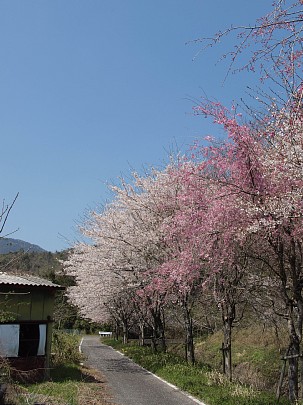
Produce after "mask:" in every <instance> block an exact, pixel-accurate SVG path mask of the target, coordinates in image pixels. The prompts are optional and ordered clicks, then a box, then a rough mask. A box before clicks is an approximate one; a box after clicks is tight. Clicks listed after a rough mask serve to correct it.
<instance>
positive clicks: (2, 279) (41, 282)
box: [0, 272, 65, 290]
mask: <svg viewBox="0 0 303 405" xmlns="http://www.w3.org/2000/svg"><path fill="white" fill-rule="evenodd" d="M1 286H16V287H24V286H26V287H40V288H51V289H56V290H64V289H65V288H64V287H62V286H60V285H59V284H54V283H52V282H51V281H49V280H45V279H43V278H40V277H36V276H31V275H26V276H24V275H16V274H10V273H4V272H0V288H1Z"/></svg>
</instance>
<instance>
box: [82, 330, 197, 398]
mask: <svg viewBox="0 0 303 405" xmlns="http://www.w3.org/2000/svg"><path fill="white" fill-rule="evenodd" d="M81 349H82V352H83V353H84V355H85V357H86V361H85V365H86V366H88V367H92V368H94V369H96V370H99V371H101V373H102V374H103V375H104V377H105V378H106V380H107V385H108V388H109V390H110V394H111V396H112V402H113V403H114V404H115V405H197V403H198V404H202V405H203V403H202V402H199V401H197V400H195V399H193V398H190V397H189V396H187V395H186V394H185V393H183V392H182V391H180V390H179V389H177V388H176V387H173V386H170V385H169V384H167V383H165V382H163V381H161V380H160V379H158V378H157V377H155V376H154V375H153V374H151V373H149V372H148V371H146V370H144V369H143V368H141V367H140V366H138V365H137V364H135V363H133V362H132V361H131V360H129V359H128V358H127V357H125V356H123V355H122V354H121V353H119V352H117V351H115V350H114V349H112V348H111V347H108V346H105V345H103V344H102V343H101V342H100V339H99V337H98V336H86V337H85V338H84V339H83V342H82V345H81Z"/></svg>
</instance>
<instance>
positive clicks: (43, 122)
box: [0, 0, 271, 251]
mask: <svg viewBox="0 0 303 405" xmlns="http://www.w3.org/2000/svg"><path fill="white" fill-rule="evenodd" d="M270 6H271V1H270V0H268V1H267V0H266V1H265V0H256V1H248V0H241V1H240V0H231V1H223V0H212V1H206V0H186V1H185V0H153V1H146V0H127V1H125V0H110V1H109V0H107V1H105V0H81V1H80V0H35V1H33V0H1V1H0V134H1V135H0V136H1V143H0V147H1V154H0V168H1V173H2V176H1V193H0V196H1V198H2V200H3V199H5V201H6V202H7V203H9V202H10V201H12V199H13V197H14V195H15V194H16V193H17V192H19V193H20V196H19V198H18V200H17V201H16V204H15V206H14V208H13V210H12V212H11V215H10V217H9V220H8V223H7V226H6V229H5V233H8V232H11V231H13V230H15V229H18V231H17V232H15V233H14V234H13V235H12V236H11V237H13V238H17V239H23V240H26V241H28V242H31V243H35V244H38V245H40V246H41V247H43V248H44V249H46V250H49V251H55V250H58V251H60V250H62V249H65V248H67V247H69V246H70V243H72V242H73V240H74V239H75V238H76V237H77V235H76V232H75V228H76V225H77V223H79V221H81V217H83V214H84V212H85V211H86V210H87V209H93V208H95V207H96V206H98V205H99V204H100V203H102V202H103V201H104V200H106V199H107V198H108V192H107V189H106V183H107V182H116V180H117V178H118V177H119V176H120V175H127V174H128V173H129V172H130V171H131V170H136V171H141V170H142V168H143V167H149V166H158V165H161V164H163V162H165V161H166V160H167V156H168V153H169V151H170V150H172V149H176V147H178V148H179V149H181V150H186V149H187V148H188V146H189V145H190V144H191V143H192V142H193V140H195V139H197V138H201V137H203V136H204V135H206V134H208V133H210V132H212V128H211V126H210V124H209V123H208V122H207V121H205V120H203V119H202V118H199V117H194V116H192V106H193V104H194V102H195V100H197V99H199V98H200V97H201V96H203V95H204V94H206V95H207V96H208V97H209V98H216V99H218V100H221V101H223V102H225V103H229V102H230V101H231V100H234V99H239V98H240V97H241V96H243V94H244V92H245V86H246V84H247V80H248V78H247V75H245V74H241V75H238V76H234V75H231V76H230V77H229V78H228V80H227V82H226V83H225V84H224V86H223V85H222V83H223V80H224V76H225V72H226V69H227V65H226V64H224V63H220V64H219V65H218V64H217V65H216V61H217V60H218V59H219V57H220V55H221V54H222V53H224V50H225V51H227V50H228V49H229V48H231V47H232V45H233V41H232V39H231V38H230V39H229V40H227V41H225V42H224V43H223V44H222V45H221V46H220V47H217V48H215V49H211V50H208V51H206V52H203V53H201V54H199V56H198V57H197V58H195V59H194V60H193V58H194V56H195V54H196V53H197V52H198V51H199V45H195V44H193V43H190V44H187V45H186V43H187V42H188V41H191V40H194V39H196V38H199V37H203V36H211V35H212V34H213V33H214V32H216V31H217V30H218V29H223V28H225V27H227V26H229V25H230V24H234V25H237V24H242V23H247V24H248V23H254V20H255V18H256V17H258V16H260V15H262V14H264V12H265V11H268V10H269V8H270ZM250 78H251V79H252V80H256V78H254V77H253V76H252V77H250ZM176 145H177V146H176Z"/></svg>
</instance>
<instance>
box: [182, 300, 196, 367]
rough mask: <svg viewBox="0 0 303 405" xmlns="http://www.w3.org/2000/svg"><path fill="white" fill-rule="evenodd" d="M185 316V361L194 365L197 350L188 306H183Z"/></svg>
mask: <svg viewBox="0 0 303 405" xmlns="http://www.w3.org/2000/svg"><path fill="white" fill-rule="evenodd" d="M183 316H184V329H185V360H186V361H187V362H188V363H190V364H192V365H194V364H195V349H194V336H193V321H192V317H191V315H190V311H189V309H188V307H187V305H186V304H184V306H183Z"/></svg>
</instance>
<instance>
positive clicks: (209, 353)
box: [103, 332, 289, 405]
mask: <svg viewBox="0 0 303 405" xmlns="http://www.w3.org/2000/svg"><path fill="white" fill-rule="evenodd" d="M248 336H249V332H248ZM103 341H104V343H106V344H108V345H110V346H112V347H114V348H115V349H118V350H120V351H121V352H123V353H124V354H125V355H126V356H128V357H129V358H131V359H132V360H134V361H135V362H136V363H137V364H140V365H141V366H142V367H144V368H145V369H147V370H149V371H151V372H152V373H154V374H156V375H158V376H159V377H161V378H163V379H164V380H166V381H168V382H170V383H172V384H174V385H176V386H177V387H179V388H180V389H182V390H183V391H186V392H188V393H189V394H191V395H193V396H194V397H196V398H198V399H200V400H202V401H204V402H205V403H206V404H208V405H221V404H224V405H277V400H276V398H275V395H274V394H273V393H272V392H269V391H268V390H266V389H265V387H264V386H263V385H262V384H261V382H262V381H263V382H264V378H269V379H271V380H270V383H272V382H273V381H274V382H276V381H277V380H276V371H279V366H280V363H279V361H280V360H279V356H277V353H276V352H275V355H273V351H274V348H273V346H272V345H271V344H270V345H269V344H268V345H267V346H262V344H263V343H264V342H261V345H260V344H259V345H257V343H258V342H256V344H255V345H253V344H251V342H248V337H246V340H245V339H244V337H243V336H242V337H241V338H239V336H238V339H237V342H238V343H237V346H235V347H234V353H233V359H234V362H235V364H236V368H235V369H237V367H238V368H239V370H242V372H243V374H244V377H245V378H244V379H243V380H242V381H241V378H240V382H234V383H230V382H229V381H228V380H227V379H226V378H225V376H224V375H223V374H221V373H220V372H219V371H217V370H218V369H219V367H220V361H221V355H220V350H219V349H220V347H221V340H220V337H219V335H217V336H212V337H211V341H208V340H207V341H201V342H200V343H198V344H197V357H198V359H199V361H198V363H197V365H195V366H191V365H188V364H186V363H185V361H184V360H183V359H182V357H181V350H183V349H182V345H179V347H178V346H175V347H171V348H170V350H169V352H168V353H156V354H155V353H152V351H151V348H150V347H139V346H137V345H134V344H129V345H127V346H125V345H123V344H122V343H121V342H119V341H114V340H113V339H103ZM275 350H276V347H275ZM260 381H261V382H260ZM265 381H267V380H265ZM268 384H269V383H268V382H267V384H266V385H268ZM258 386H260V387H261V388H258ZM279 405H289V401H288V400H287V399H286V398H283V399H280V401H279Z"/></svg>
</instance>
